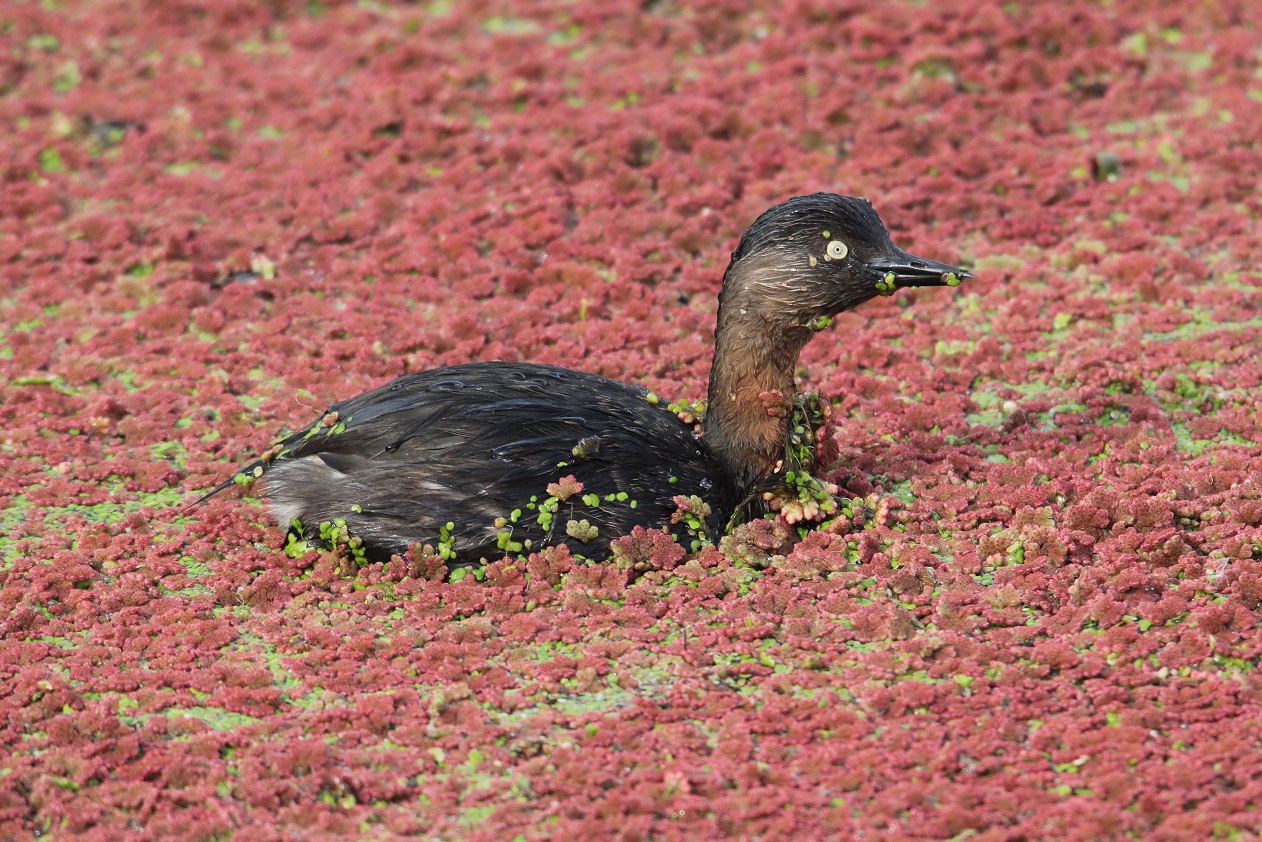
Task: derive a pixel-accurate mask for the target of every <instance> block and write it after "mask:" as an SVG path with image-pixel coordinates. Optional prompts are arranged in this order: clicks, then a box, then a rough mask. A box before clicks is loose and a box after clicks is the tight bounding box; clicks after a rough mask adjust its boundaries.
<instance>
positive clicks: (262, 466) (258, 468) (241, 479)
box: [176, 459, 267, 516]
mask: <svg viewBox="0 0 1262 842" xmlns="http://www.w3.org/2000/svg"><path fill="white" fill-rule="evenodd" d="M266 472H267V462H265V461H264V460H262V459H256V460H254V461H253V462H247V463H246V464H244V465H242V466H241V467H240V468H237V470H236V472H235V473H233V475H232V476H230V477H228V478H227V479H226V480H224V481H223V482H221V483H219V484H218V485H216V486H215V487H214V488H212V489H210V491H207V492H206V493H205V494H203V495H202V496H201V497H198V498H197V499H196V500H194V501H193V502H191V503H189V504H188V505H186V506H184V507H183V508H182V509H180V510H179V512H177V513H176V514H177V516H178V515H182V514H184V513H186V512H189V511H191V510H193V509H195V508H197V507H198V506H200V505H201V504H202V503H205V502H206V501H207V500H209V499H210V498H211V497H214V496H215V495H216V494H218V493H219V492H221V491H223V490H224V489H225V488H229V487H231V486H234V485H249V484H250V483H252V482H254V481H255V480H257V479H258V478H259V477H261V476H263V474H264V473H266Z"/></svg>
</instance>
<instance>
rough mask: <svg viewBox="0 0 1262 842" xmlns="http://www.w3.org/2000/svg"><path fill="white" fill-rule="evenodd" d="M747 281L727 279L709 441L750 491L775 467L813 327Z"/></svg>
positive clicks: (705, 426) (705, 428) (705, 437)
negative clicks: (738, 284) (782, 311)
mask: <svg viewBox="0 0 1262 842" xmlns="http://www.w3.org/2000/svg"><path fill="white" fill-rule="evenodd" d="M757 304H758V302H757V301H756V300H755V298H754V297H753V296H751V295H749V294H747V293H746V291H745V290H744V289H737V290H732V289H731V288H730V285H726V284H725V287H724V291H723V293H722V294H721V295H720V296H719V313H718V327H717V328H715V331H714V366H713V368H712V369H711V370H710V389H709V394H708V398H707V407H706V414H705V420H704V421H703V422H702V428H701V429H702V441H703V442H704V443H705V446H706V448H707V449H708V450H709V451H710V453H711V454H712V455H713V456H714V457H715V458H716V459H718V460H719V461H720V462H721V463H722V464H723V466H724V467H725V468H726V469H727V472H728V475H729V476H731V477H732V478H733V479H734V480H735V481H736V482H737V484H738V485H739V486H740V487H741V488H742V490H743V491H745V492H746V493H748V492H750V491H752V490H753V489H754V488H755V487H756V486H757V484H758V483H759V482H760V481H761V480H762V479H764V478H765V477H767V476H768V475H770V474H772V473H774V472H775V470H776V468H777V466H778V463H779V462H780V460H781V459H783V458H784V448H785V436H786V434H787V432H788V424H789V415H790V414H791V413H792V409H793V398H794V394H795V392H796V385H795V383H794V378H793V374H794V370H795V369H796V368H797V360H798V354H799V353H801V351H802V348H803V347H804V346H805V345H806V343H807V342H808V341H809V340H810V338H811V336H812V335H813V332H812V331H811V330H809V329H808V328H806V327H804V326H796V325H790V326H786V325H785V324H784V323H783V321H778V320H776V319H775V317H774V315H773V312H772V311H770V310H769V308H768V306H767V304H763V306H762V307H759V306H757Z"/></svg>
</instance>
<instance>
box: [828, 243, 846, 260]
mask: <svg viewBox="0 0 1262 842" xmlns="http://www.w3.org/2000/svg"><path fill="white" fill-rule="evenodd" d="M847 254H850V247H849V246H847V245H846V244H845V243H843V242H842V241H841V240H833V241H832V242H831V243H829V244H828V256H829V257H830V258H832V259H833V260H841V259H842V258H843V257H845V256H846V255H847Z"/></svg>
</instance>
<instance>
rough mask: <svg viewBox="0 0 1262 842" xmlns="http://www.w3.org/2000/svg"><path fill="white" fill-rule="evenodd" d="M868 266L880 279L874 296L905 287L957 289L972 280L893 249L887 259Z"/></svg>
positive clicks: (953, 268) (960, 271) (950, 268)
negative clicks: (955, 287)
mask: <svg viewBox="0 0 1262 842" xmlns="http://www.w3.org/2000/svg"><path fill="white" fill-rule="evenodd" d="M867 265H868V268H869V269H871V270H872V271H873V272H875V273H877V274H878V275H880V276H881V279H880V280H879V281H877V284H876V289H877V292H880V293H882V294H885V295H889V294H890V293H891V292H893V291H894V290H896V289H903V288H905V287H953V286H959V284H960V281H967V280H968V279H969V278H971V277H973V276H972V275H971V274H970V273H968V272H965V271H964V270H963V269H960V268H958V267H956V266H951V265H950V264H948V263H939V262H938V261H936V260H927V259H926V258H923V257H916V256H915V255H913V254H908V253H907V252H905V251H903V250H902V249H896V250H895V252H894V253H893V254H891V255H889V256H887V257H881V258H877V259H876V260H872V261H869V262H868V264H867Z"/></svg>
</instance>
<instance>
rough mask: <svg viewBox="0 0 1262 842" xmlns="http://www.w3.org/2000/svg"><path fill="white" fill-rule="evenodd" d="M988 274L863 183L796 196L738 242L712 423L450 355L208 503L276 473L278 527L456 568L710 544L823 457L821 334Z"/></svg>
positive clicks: (611, 386)
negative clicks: (659, 538) (859, 309)
mask: <svg viewBox="0 0 1262 842" xmlns="http://www.w3.org/2000/svg"><path fill="white" fill-rule="evenodd" d="M971 277H972V275H971V274H970V273H968V272H967V271H964V270H963V269H961V268H958V267H956V266H951V265H948V264H946V263H940V262H937V261H934V260H928V259H925V258H921V257H916V256H914V255H911V254H908V253H907V252H906V251H904V250H903V249H901V248H899V247H898V246H896V245H895V244H894V243H893V241H892V240H891V238H890V233H889V230H888V229H887V228H886V227H885V225H884V223H883V222H882V221H881V218H880V217H879V216H878V214H877V213H876V211H875V210H874V209H873V207H872V203H871V201H869V200H868V199H867V198H865V197H861V196H842V195H837V194H833V193H814V194H810V195H804V196H795V197H793V198H790V199H788V200H786V201H784V202H781V203H780V204H777V205H775V206H773V207H771V208H769V209H768V210H766V211H764V212H763V213H762V214H761V215H760V216H758V218H757V219H756V220H755V221H754V223H753V224H752V225H751V226H750V227H749V229H748V230H747V231H746V232H745V233H744V235H743V236H742V237H741V238H740V241H739V243H738V244H737V246H736V249H735V250H734V251H733V252H732V255H731V260H730V262H729V263H728V266H727V270H726V271H725V272H724V275H723V281H722V286H721V288H720V292H719V306H718V312H717V323H716V327H715V331H714V359H713V364H712V366H711V372H710V378H709V384H708V390H707V398H706V404H705V409H704V413H703V414H700V421H699V423H696V422H697V419H696V418H695V417H692V416H691V415H690V414H689V413H687V412H680V411H679V406H678V405H674V406H672V405H670V404H667V403H666V402H664V401H662V400H661V399H659V398H657V397H656V396H655V395H654V394H652V393H651V392H649V391H648V390H647V389H646V388H644V387H642V386H639V385H634V384H629V383H623V382H619V381H617V380H613V379H610V378H606V377H602V376H598V375H596V374H590V373H586V372H583V371H578V370H574V369H568V368H561V367H557V366H553V365H545V364H538V363H526V362H472V363H464V364H459V365H451V366H445V367H441V368H436V369H432V370H429V371H424V372H419V373H414V374H408V375H404V376H401V377H398V378H396V379H394V380H392V381H390V382H388V383H386V384H384V385H382V386H380V387H378V388H376V389H373V390H371V391H369V392H365V393H364V394H361V395H359V396H357V397H352V398H349V399H347V400H343V401H340V402H338V403H335V404H333V405H332V406H330V407H329V408H328V409H327V410H326V411H325V412H324V413H323V414H322V415H321V416H320V418H318V419H316V420H315V421H313V422H312V423H310V424H309V425H308V426H306V427H304V428H303V429H301V430H299V431H298V432H296V433H293V434H292V435H289V436H286V437H284V438H280V439H279V440H278V441H277V442H276V443H275V444H274V445H273V447H272V448H271V449H270V450H268V451H267V452H266V453H264V454H262V455H261V456H260V457H258V458H256V459H254V460H252V461H249V462H247V463H246V464H244V465H242V466H241V467H240V468H239V469H238V471H237V472H236V473H235V474H234V475H233V477H232V478H230V479H228V480H226V481H225V482H223V483H221V484H220V485H219V486H217V487H216V488H214V489H212V490H211V491H210V492H208V493H207V494H206V495H205V496H203V497H202V498H201V500H203V501H204V500H205V499H207V498H209V497H210V496H212V495H214V494H216V493H218V492H220V491H222V490H223V489H224V488H227V487H229V486H231V485H232V484H233V483H234V482H235V483H247V482H253V481H254V480H256V479H258V480H261V484H262V485H263V489H264V496H265V498H266V500H267V503H268V505H269V506H270V508H271V511H272V513H273V515H274V517H275V519H276V521H277V523H278V525H279V526H280V527H281V528H283V529H286V530H288V531H289V532H290V534H291V535H294V536H298V537H300V538H303V539H321V538H323V539H324V541H325V542H326V543H327V542H330V541H334V540H335V539H338V540H342V541H343V542H344V543H345V544H346V545H347V546H348V547H349V548H350V549H351V550H353V552H354V554H355V555H356V557H357V558H360V559H362V560H365V561H374V560H388V559H389V558H391V557H392V556H394V555H404V554H405V553H407V551H408V549H409V547H411V546H413V545H418V546H420V547H423V548H425V549H426V550H427V551H429V552H431V553H433V552H435V550H434V548H435V547H437V551H436V553H437V554H438V555H439V556H441V558H442V560H443V561H444V562H446V563H447V565H448V566H449V567H450V568H452V569H456V568H460V567H472V566H477V565H480V564H483V563H486V562H488V561H494V560H497V559H500V558H502V557H504V556H505V555H509V556H513V555H518V556H520V555H523V554H527V553H530V552H533V551H537V550H540V549H543V548H545V547H549V546H559V545H561V544H564V545H566V546H567V547H568V548H569V550H570V551H571V553H573V554H574V555H576V556H581V557H582V558H586V559H588V560H591V561H597V562H599V561H602V560H606V559H608V558H609V556H610V554H611V552H612V550H611V542H613V541H615V540H616V539H618V538H621V537H624V536H628V535H631V534H632V533H633V531H634V530H635V529H636V528H637V527H642V528H644V529H654V528H661V529H665V530H667V531H668V532H669V533H670V534H671V535H672V536H673V537H674V539H675V540H677V541H680V542H681V543H685V544H687V545H689V546H690V547H691V548H693V549H695V548H696V547H697V546H698V543H699V542H703V541H705V540H713V539H715V538H716V537H717V536H720V535H722V534H723V533H724V531H725V530H727V529H729V528H730V527H731V525H733V524H734V523H736V522H738V521H739V520H740V519H741V518H742V517H744V518H748V517H751V516H757V515H758V514H759V513H760V508H759V507H760V506H762V507H763V509H762V511H763V513H765V504H764V503H763V500H764V498H766V497H768V496H770V495H769V494H768V493H767V492H768V491H769V490H770V489H775V488H781V487H785V486H786V485H787V484H788V483H789V482H791V481H792V479H793V478H794V472H795V471H796V472H797V474H798V475H799V476H801V475H802V474H804V473H805V472H806V471H807V470H809V469H811V468H812V467H813V466H811V465H809V464H804V462H809V460H810V457H811V453H810V448H809V446H808V447H806V448H805V449H803V448H801V447H799V448H797V449H795V448H794V447H793V446H792V444H793V436H792V433H791V429H792V425H793V411H794V408H795V405H796V404H795V401H796V400H797V388H796V382H795V369H796V366H797V361H798V357H799V354H800V353H801V351H802V349H803V348H804V347H805V346H806V344H807V343H808V342H809V341H810V340H811V338H812V337H813V336H815V335H816V334H817V333H818V332H820V331H821V330H823V329H825V328H826V327H827V326H828V324H829V322H830V321H831V320H832V318H833V317H835V316H837V315H838V314H839V313H841V312H843V311H846V310H849V309H851V308H853V307H856V306H858V305H859V304H862V303H863V302H865V301H867V300H869V299H871V298H874V297H876V296H878V295H890V294H893V293H894V292H896V291H897V290H899V289H902V288H908V287H934V286H946V287H954V286H958V285H959V283H960V282H961V281H963V280H966V279H969V278H971ZM799 443H800V442H799ZM199 502H200V501H199Z"/></svg>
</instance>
